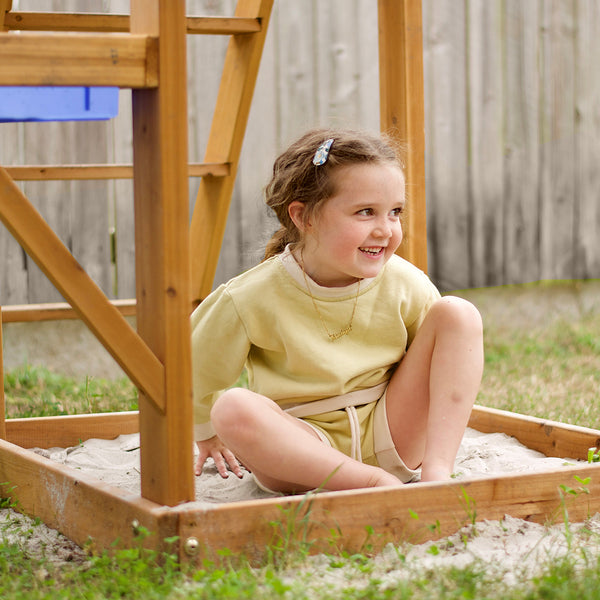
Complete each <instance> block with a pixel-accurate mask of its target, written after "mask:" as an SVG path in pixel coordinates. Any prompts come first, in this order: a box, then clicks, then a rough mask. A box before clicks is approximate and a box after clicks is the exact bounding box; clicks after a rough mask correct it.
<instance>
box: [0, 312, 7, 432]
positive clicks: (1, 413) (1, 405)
mask: <svg viewBox="0 0 600 600" xmlns="http://www.w3.org/2000/svg"><path fill="white" fill-rule="evenodd" d="M0 380H1V381H2V386H1V387H0V439H3V440H5V439H6V405H5V402H4V353H3V350H2V306H0Z"/></svg>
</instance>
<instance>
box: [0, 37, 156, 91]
mask: <svg viewBox="0 0 600 600" xmlns="http://www.w3.org/2000/svg"><path fill="white" fill-rule="evenodd" d="M157 47H158V46H157V40H156V38H153V37H151V36H147V35H131V34H127V35H122V34H91V33H71V34H61V33H52V34H43V33H22V34H19V35H16V34H11V33H9V34H7V35H2V36H0V81H2V85H33V86H36V85H37V86H39V85H65V86H69V85H72V86H77V85H82V86H94V85H96V86H117V87H124V88H148V87H156V85H157V84H158V72H157V55H156V53H157Z"/></svg>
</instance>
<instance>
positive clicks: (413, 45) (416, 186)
mask: <svg viewBox="0 0 600 600" xmlns="http://www.w3.org/2000/svg"><path fill="white" fill-rule="evenodd" d="M378 20H379V93H380V103H381V105H380V122H381V130H382V131H383V132H385V133H387V134H389V135H391V136H392V137H393V138H395V139H396V140H397V141H398V142H399V143H400V144H402V145H405V146H406V148H407V156H406V166H405V170H404V171H405V174H406V184H407V186H406V187H407V190H408V210H407V215H406V220H405V224H404V241H403V243H402V245H401V246H400V249H399V254H400V255H401V256H403V257H404V258H406V259H407V260H409V261H411V262H412V263H414V264H415V265H417V266H418V267H419V268H420V269H422V270H424V271H427V215H426V207H425V109H424V88H423V26H422V9H421V0H378Z"/></svg>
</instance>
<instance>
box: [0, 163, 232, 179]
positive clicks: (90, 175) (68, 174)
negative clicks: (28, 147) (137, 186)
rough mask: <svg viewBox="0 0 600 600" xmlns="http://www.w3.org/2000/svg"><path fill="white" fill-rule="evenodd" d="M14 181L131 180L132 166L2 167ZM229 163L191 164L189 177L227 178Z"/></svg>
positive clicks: (229, 170)
mask: <svg viewBox="0 0 600 600" xmlns="http://www.w3.org/2000/svg"><path fill="white" fill-rule="evenodd" d="M4 168H5V169H6V171H7V173H8V174H9V175H10V176H11V177H12V178H13V179H14V180H15V181H54V180H63V179H64V180H86V179H133V165H27V166H12V167H4ZM230 172H231V169H230V165H229V163H192V164H190V165H188V175H189V177H204V176H205V175H213V176H214V177H227V176H228V175H229V174H230Z"/></svg>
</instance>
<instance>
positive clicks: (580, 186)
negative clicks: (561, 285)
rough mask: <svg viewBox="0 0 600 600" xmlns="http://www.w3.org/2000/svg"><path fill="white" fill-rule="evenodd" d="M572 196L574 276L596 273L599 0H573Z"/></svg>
mask: <svg viewBox="0 0 600 600" xmlns="http://www.w3.org/2000/svg"><path fill="white" fill-rule="evenodd" d="M576 9H577V23H578V37H577V48H576V64H577V67H576V72H575V78H576V82H575V85H576V91H575V97H576V103H577V106H576V121H575V127H576V140H577V141H576V143H577V146H576V151H575V157H576V158H575V165H576V172H575V178H576V183H575V185H576V198H575V208H576V211H577V219H576V224H575V232H574V237H575V268H574V271H573V276H574V277H577V278H583V277H588V276H590V274H592V276H595V277H598V275H599V274H600V252H598V247H599V246H600V244H599V240H600V169H598V165H600V77H599V73H598V65H600V43H599V42H598V40H600V4H599V3H598V1H597V0H578V1H577V3H576Z"/></svg>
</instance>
